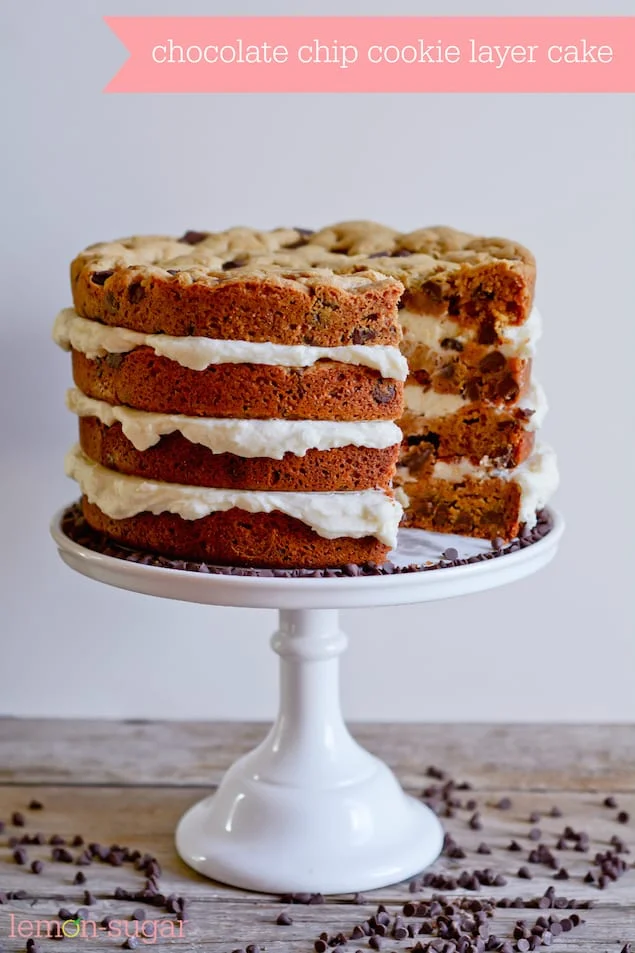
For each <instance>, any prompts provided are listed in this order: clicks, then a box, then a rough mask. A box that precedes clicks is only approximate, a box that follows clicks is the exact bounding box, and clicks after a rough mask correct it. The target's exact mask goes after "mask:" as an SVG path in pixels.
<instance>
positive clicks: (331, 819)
mask: <svg viewBox="0 0 635 953" xmlns="http://www.w3.org/2000/svg"><path fill="white" fill-rule="evenodd" d="M552 516H553V519H552V523H551V528H550V529H549V531H548V532H547V534H546V535H545V536H544V537H543V538H541V539H539V540H538V541H536V542H532V543H531V544H527V543H525V544H524V545H521V544H519V545H518V547H517V548H515V551H511V550H510V551H509V552H506V553H500V554H498V555H497V556H496V558H488V557H486V556H483V559H482V561H477V562H472V563H470V564H462V565H454V566H452V567H449V568H440V569H437V570H435V571H433V572H404V573H395V574H393V575H381V576H366V577H364V576H361V577H351V578H329V577H326V576H325V577H321V578H288V577H287V578H280V577H276V576H270V577H257V576H249V575H246V576H243V575H215V574H203V573H196V572H190V571H182V570H174V569H168V568H161V567H156V566H148V565H143V564H141V563H135V562H128V561H126V560H125V559H121V558H116V557H113V556H107V555H104V554H102V553H100V552H98V551H95V550H92V549H90V548H88V547H86V546H83V545H81V544H80V543H77V542H74V541H73V540H72V539H70V538H69V537H68V536H67V535H66V534H65V533H64V531H63V529H62V519H63V514H62V513H59V514H58V515H57V516H56V517H55V519H54V521H53V526H52V532H53V537H54V539H55V542H56V543H57V546H58V548H59V551H60V555H61V557H62V559H63V560H64V561H65V562H66V563H67V564H68V565H69V566H71V568H73V569H75V570H76V571H77V572H80V573H83V574H84V575H86V576H89V577H91V578H92V579H96V580H98V581H99V582H104V583H108V584H109V585H113V586H119V587H121V588H124V589H130V590H133V591H135V592H142V593H146V594H148V595H152V596H161V597H163V598H169V599H181V600H183V601H187V602H200V603H205V604H208V605H224V606H245V607H247V606H249V607H254V608H268V609H273V608H275V609H278V610H279V619H280V621H279V627H278V629H277V631H276V632H275V633H274V635H273V638H272V643H271V644H272V647H273V649H274V651H275V652H277V654H278V655H279V656H280V704H279V711H278V717H277V719H276V722H275V724H274V726H273V728H272V729H271V731H270V732H269V734H268V736H267V737H266V738H265V740H264V741H263V742H262V744H261V745H259V747H258V748H256V749H255V751H252V752H251V753H250V754H247V755H245V756H244V757H242V758H240V759H239V760H238V761H237V762H236V763H235V764H234V765H233V766H232V767H231V768H230V769H229V771H228V772H227V774H226V775H225V777H224V779H223V780H222V782H221V784H220V786H219V788H218V790H217V792H216V794H214V795H213V796H212V797H208V798H206V799H205V800H203V801H201V802H200V803H199V804H196V805H194V807H192V808H190V810H189V811H188V812H187V813H186V814H185V816H184V817H183V818H182V820H181V822H180V823H179V825H178V829H177V832H176V845H177V850H178V852H179V854H180V855H181V857H182V858H183V860H184V861H185V862H186V863H187V864H189V865H190V866H191V867H193V868H194V869H195V870H198V871H199V872H200V873H202V874H205V875H206V876H208V877H212V878H214V879H215V880H220V881H222V882H224V883H227V884H232V885H233V886H236V887H242V888H244V889H248V890H258V891H262V892H265V893H318V892H320V893H349V892H350V893H354V892H357V891H361V890H371V889H373V888H378V887H383V886H387V885H388V884H391V883H395V882H397V881H399V880H404V879H406V878H408V877H412V876H413V875H415V874H418V873H419V872H420V871H421V870H423V869H424V868H425V867H427V866H428V865H429V864H431V863H432V862H433V861H434V860H435V859H436V858H437V856H438V855H439V853H440V851H441V848H442V845H443V831H442V829H441V825H440V823H439V821H438V820H437V818H436V816H435V815H434V814H433V812H432V811H430V810H429V809H428V808H427V807H425V806H424V805H423V804H421V803H419V802H418V801H417V800H415V799H414V798H412V797H408V796H407V795H406V794H405V793H404V792H403V791H402V789H401V788H400V786H399V784H398V783H397V780H396V778H395V776H394V775H393V773H392V772H391V771H390V769H389V768H388V767H387V766H386V765H385V764H383V763H382V762H381V761H379V760H378V759H377V758H375V757H373V756H372V755H371V754H369V753H368V752H367V751H365V750H364V749H363V748H361V747H360V746H359V745H358V744H357V742H356V741H355V740H354V739H353V738H352V737H351V735H350V734H349V732H348V730H347V728H346V726H345V724H344V720H343V717H342V712H341V708H340V699H339V685H338V670H339V656H340V655H341V653H342V652H343V651H344V649H345V648H346V636H345V635H344V634H343V632H342V631H341V629H340V627H339V620H338V609H341V608H351V607H362V606H363V607H365V608H367V609H370V608H372V607H373V606H387V605H404V604H407V603H411V604H412V603H423V602H429V601H432V600H434V599H447V598H453V597H455V596H461V595H466V594H468V593H473V592H482V591H484V590H486V589H492V588H494V587H495V586H502V585H506V584H508V583H511V582H515V581H517V580H519V579H524V578H525V577H526V576H529V575H531V574H532V573H534V572H536V571H537V570H538V569H541V568H542V567H543V566H546V565H547V564H548V563H549V562H550V561H551V560H552V559H553V557H554V555H555V553H556V550H557V548H558V543H559V541H560V538H561V536H562V532H563V526H564V524H563V521H562V518H561V517H560V516H559V515H558V514H557V513H555V514H552ZM448 546H452V547H454V548H456V549H457V552H458V553H459V556H460V558H461V559H463V558H468V557H471V556H473V555H474V554H476V553H478V552H482V553H486V551H488V550H489V549H490V547H489V543H484V542H483V541H475V540H465V539H463V538H461V537H451V536H442V535H440V534H434V533H425V532H423V531H422V530H401V531H400V533H399V544H398V547H397V549H396V550H394V551H393V553H392V554H391V559H392V560H393V562H395V563H400V564H401V565H408V564H409V563H411V562H415V563H417V564H424V563H425V562H426V561H427V560H432V561H435V562H438V561H439V560H440V559H441V558H442V553H443V551H444V550H445V549H446V548H447V547H448ZM479 547H480V548H479ZM489 556H490V557H491V556H492V554H491V552H489ZM422 625H423V619H422ZM421 638H422V651H424V648H423V645H424V644H425V643H424V639H425V632H424V631H422V633H421ZM387 674H389V673H388V672H387Z"/></svg>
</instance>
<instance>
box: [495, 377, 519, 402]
mask: <svg viewBox="0 0 635 953" xmlns="http://www.w3.org/2000/svg"><path fill="white" fill-rule="evenodd" d="M496 393H497V395H498V397H500V399H501V400H505V401H514V400H516V398H517V397H518V384H517V383H516V381H515V380H514V378H513V377H512V375H511V374H506V375H505V376H504V377H503V379H502V380H501V381H500V382H499V384H498V387H497V388H496Z"/></svg>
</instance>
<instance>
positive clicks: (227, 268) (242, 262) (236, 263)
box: [223, 258, 247, 271]
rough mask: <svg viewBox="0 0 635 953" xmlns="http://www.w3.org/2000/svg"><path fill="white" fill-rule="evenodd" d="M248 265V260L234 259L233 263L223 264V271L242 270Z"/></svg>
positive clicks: (226, 262)
mask: <svg viewBox="0 0 635 953" xmlns="http://www.w3.org/2000/svg"><path fill="white" fill-rule="evenodd" d="M246 264H247V259H246V258H233V259H232V260H231V261H225V262H223V271H232V270H233V269H234V268H242V267H243V265H246Z"/></svg>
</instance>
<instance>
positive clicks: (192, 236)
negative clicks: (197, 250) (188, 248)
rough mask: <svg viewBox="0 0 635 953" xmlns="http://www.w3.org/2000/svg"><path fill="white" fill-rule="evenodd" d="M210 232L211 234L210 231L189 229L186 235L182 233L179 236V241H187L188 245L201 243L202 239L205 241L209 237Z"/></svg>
mask: <svg viewBox="0 0 635 953" xmlns="http://www.w3.org/2000/svg"><path fill="white" fill-rule="evenodd" d="M208 234H209V233H208V232H195V231H192V230H188V231H187V232H186V233H185V235H181V237H180V238H178V239H177V241H179V242H185V244H186V245H199V244H200V243H201V242H202V241H204V240H205V239H206V238H207V236H208Z"/></svg>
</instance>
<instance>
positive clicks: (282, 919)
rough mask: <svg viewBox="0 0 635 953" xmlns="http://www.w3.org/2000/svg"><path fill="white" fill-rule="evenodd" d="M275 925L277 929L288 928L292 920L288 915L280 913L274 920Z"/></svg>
mask: <svg viewBox="0 0 635 953" xmlns="http://www.w3.org/2000/svg"><path fill="white" fill-rule="evenodd" d="M276 923H277V924H278V926H279V927H290V926H291V924H292V923H293V920H292V919H291V917H290V916H289V914H288V913H281V914H280V915H279V916H278V919H277V920H276Z"/></svg>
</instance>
